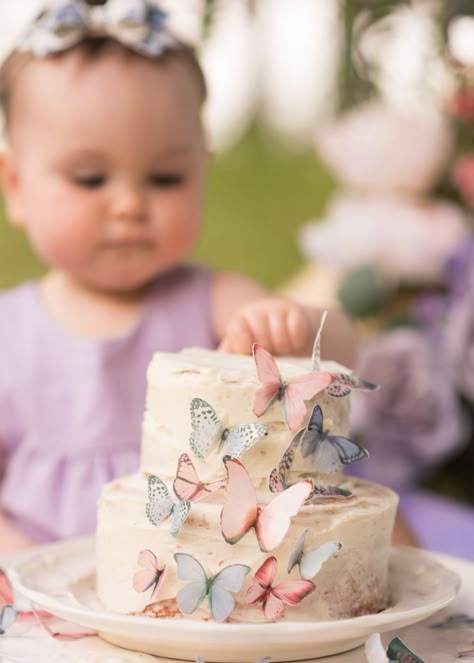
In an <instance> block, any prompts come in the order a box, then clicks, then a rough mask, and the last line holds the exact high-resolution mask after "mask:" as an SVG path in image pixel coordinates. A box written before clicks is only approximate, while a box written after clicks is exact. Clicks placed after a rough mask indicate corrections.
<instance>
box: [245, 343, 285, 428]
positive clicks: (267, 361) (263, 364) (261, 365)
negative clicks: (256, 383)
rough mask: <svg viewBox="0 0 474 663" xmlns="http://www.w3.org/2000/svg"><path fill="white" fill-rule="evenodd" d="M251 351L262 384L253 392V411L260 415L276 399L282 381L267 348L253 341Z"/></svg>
mask: <svg viewBox="0 0 474 663" xmlns="http://www.w3.org/2000/svg"><path fill="white" fill-rule="evenodd" d="M252 352H253V357H254V359H255V366H256V368H257V375H258V379H259V380H260V383H261V385H262V386H261V387H259V388H258V389H257V391H256V392H255V399H254V402H253V413H254V414H255V416H257V417H261V416H262V414H264V413H265V412H266V411H267V410H268V408H269V407H270V405H271V404H272V403H273V402H274V401H276V400H277V398H278V396H279V394H280V388H281V386H282V381H281V375H280V371H279V370H278V366H277V364H276V361H275V360H274V359H273V356H272V355H271V353H270V352H268V350H266V349H265V348H264V347H263V346H261V345H259V344H258V343H254V345H253V348H252Z"/></svg>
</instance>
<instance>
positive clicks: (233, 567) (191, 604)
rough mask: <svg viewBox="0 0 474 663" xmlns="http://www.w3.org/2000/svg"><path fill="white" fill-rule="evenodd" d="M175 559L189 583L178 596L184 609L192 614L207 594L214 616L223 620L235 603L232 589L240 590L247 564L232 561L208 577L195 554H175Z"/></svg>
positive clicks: (179, 575) (178, 570) (183, 611)
mask: <svg viewBox="0 0 474 663" xmlns="http://www.w3.org/2000/svg"><path fill="white" fill-rule="evenodd" d="M174 559H175V561H176V567H177V576H178V578H179V579H180V580H185V581H187V582H188V584H187V585H185V586H184V587H182V588H181V589H180V590H179V591H178V593H177V595H176V600H177V602H178V607H179V609H180V610H181V612H182V613H184V614H185V615H191V614H192V613H193V612H195V610H197V608H198V607H199V606H200V604H201V603H202V601H203V600H204V599H205V598H206V596H207V598H208V601H209V609H210V611H211V614H212V616H213V618H214V619H215V620H216V622H224V621H225V620H226V619H227V617H228V616H229V615H230V613H231V612H232V610H233V609H234V605H235V603H234V597H233V596H232V593H231V592H238V591H239V590H240V588H241V587H242V583H243V581H244V578H245V576H246V575H247V573H248V572H249V571H250V567H249V566H245V565H244V564H230V565H229V566H226V567H225V568H223V569H221V570H220V571H219V573H216V575H214V576H211V577H208V575H207V574H206V572H205V571H204V569H203V567H202V566H201V564H200V563H199V562H198V560H197V559H196V558H195V557H193V556H192V555H187V554H186V553H175V555H174Z"/></svg>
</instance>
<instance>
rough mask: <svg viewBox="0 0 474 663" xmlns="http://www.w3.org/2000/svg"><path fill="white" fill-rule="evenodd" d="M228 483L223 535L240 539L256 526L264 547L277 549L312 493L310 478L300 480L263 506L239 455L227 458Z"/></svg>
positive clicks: (223, 516) (230, 539)
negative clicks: (260, 505)
mask: <svg viewBox="0 0 474 663" xmlns="http://www.w3.org/2000/svg"><path fill="white" fill-rule="evenodd" d="M224 464H225V466H226V470H227V484H226V487H225V493H224V494H225V503H224V506H223V508H222V512H221V530H222V536H223V537H224V539H225V540H226V541H227V543H231V544H234V543H237V541H239V540H240V539H241V538H242V537H243V536H244V534H246V533H247V532H248V531H249V530H250V529H251V528H252V527H253V528H255V532H256V535H257V540H258V544H259V546H260V550H262V551H264V552H268V551H269V550H273V549H274V548H276V547H277V546H279V545H280V543H281V542H282V541H283V539H284V538H285V535H286V533H287V531H288V528H289V526H290V523H291V517H292V516H295V515H296V514H297V513H298V511H299V510H300V508H301V507H302V506H303V504H304V502H305V500H306V499H307V497H308V495H309V494H310V493H311V490H312V485H311V482H310V481H306V480H305V481H300V482H299V483H296V484H294V485H293V486H291V487H290V488H287V489H286V490H284V491H283V492H282V493H280V494H279V495H277V496H276V497H274V498H273V499H272V500H271V501H270V502H268V504H266V505H265V506H263V507H259V506H258V504H257V495H256V493H255V488H254V487H253V484H252V481H251V480H250V477H249V474H248V472H247V470H246V469H245V467H244V466H243V465H242V463H241V462H240V461H239V460H237V459H236V458H225V459H224Z"/></svg>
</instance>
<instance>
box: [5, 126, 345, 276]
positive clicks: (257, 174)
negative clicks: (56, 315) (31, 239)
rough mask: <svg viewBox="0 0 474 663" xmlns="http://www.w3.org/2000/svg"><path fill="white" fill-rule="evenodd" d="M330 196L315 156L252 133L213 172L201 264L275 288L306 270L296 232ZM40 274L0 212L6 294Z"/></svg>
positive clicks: (17, 233) (329, 186)
mask: <svg viewBox="0 0 474 663" xmlns="http://www.w3.org/2000/svg"><path fill="white" fill-rule="evenodd" d="M332 189H333V182H332V180H331V178H330V176H329V174H328V172H327V170H325V168H324V167H323V166H322V165H321V163H319V161H318V160H317V158H316V156H315V154H314V152H313V151H311V150H308V151H307V152H306V153H298V154H296V153H291V152H289V151H288V150H286V149H283V148H282V147H280V146H277V145H275V144H274V143H271V142H270V141H269V140H268V139H265V138H264V137H263V136H262V135H261V134H259V133H258V132H257V131H254V132H252V133H251V134H249V135H248V136H247V137H246V138H245V139H244V140H243V141H242V142H240V143H239V144H238V145H237V146H236V147H235V148H234V149H233V150H231V151H229V152H228V153H226V154H225V155H222V156H220V157H217V158H215V160H214V161H213V163H212V165H211V169H210V177H209V186H208V203H207V210H206V225H205V228H204V231H203V235H202V237H201V240H200V242H199V246H198V247H197V248H196V251H195V257H196V258H199V259H200V260H203V261H205V262H206V263H208V264H209V265H211V266H213V267H217V268H222V269H235V270H238V271H241V272H244V273H246V274H249V275H251V276H254V277H255V278H257V279H258V280H260V281H261V282H262V283H264V284H265V285H266V286H268V287H274V286H276V285H278V284H280V283H282V282H284V281H286V280H287V278H288V277H289V276H291V275H292V274H293V273H294V272H295V271H297V269H298V268H299V267H300V266H301V264H302V263H303V258H302V256H301V254H300V253H299V251H298V248H297V244H296V236H297V230H298V227H300V226H301V225H302V224H303V223H304V222H305V221H307V220H308V219H311V218H313V217H317V216H318V215H319V214H320V213H321V212H322V210H323V208H324V205H325V203H326V201H327V198H328V195H329V193H330V191H331V190H332ZM42 270H43V268H42V266H41V264H40V263H39V261H38V260H37V259H36V258H35V257H34V255H33V254H32V252H31V251H30V249H29V248H28V244H27V242H26V240H25V238H24V237H23V234H22V233H21V232H20V231H18V230H15V229H13V228H12V227H11V226H9V225H8V224H7V223H6V221H5V214H4V213H3V210H1V209H0V288H6V287H9V286H12V285H14V284H16V283H18V282H20V281H22V280H24V279H27V278H34V277H36V276H38V275H39V274H41V272H42Z"/></svg>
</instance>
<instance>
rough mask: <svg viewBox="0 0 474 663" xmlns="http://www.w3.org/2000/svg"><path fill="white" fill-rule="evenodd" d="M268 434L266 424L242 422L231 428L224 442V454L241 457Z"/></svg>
mask: <svg viewBox="0 0 474 663" xmlns="http://www.w3.org/2000/svg"><path fill="white" fill-rule="evenodd" d="M266 434H267V427H266V426H265V425H264V424H258V423H255V424H240V425H238V426H234V427H233V428H231V429H230V430H229V433H228V435H227V437H226V439H225V442H224V455H225V456H230V457H231V458H239V459H240V458H241V457H242V456H243V454H244V453H245V452H246V451H247V450H248V449H250V448H251V447H253V445H254V444H255V443H256V442H258V440H260V438H262V437H263V436H264V435H266Z"/></svg>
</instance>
